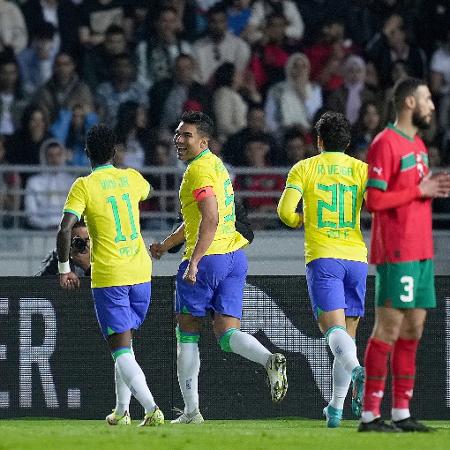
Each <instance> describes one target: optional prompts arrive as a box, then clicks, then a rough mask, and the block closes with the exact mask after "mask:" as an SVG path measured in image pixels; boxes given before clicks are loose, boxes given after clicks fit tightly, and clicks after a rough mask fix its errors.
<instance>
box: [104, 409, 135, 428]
mask: <svg viewBox="0 0 450 450" xmlns="http://www.w3.org/2000/svg"><path fill="white" fill-rule="evenodd" d="M106 423H107V424H108V425H131V417H130V413H129V412H128V411H125V413H124V414H123V416H117V415H116V410H115V409H113V410H112V413H111V414H109V415H107V416H106Z"/></svg>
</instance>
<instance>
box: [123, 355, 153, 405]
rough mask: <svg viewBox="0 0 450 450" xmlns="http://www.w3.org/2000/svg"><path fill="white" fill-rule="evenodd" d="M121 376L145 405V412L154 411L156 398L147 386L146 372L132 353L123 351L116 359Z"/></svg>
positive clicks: (138, 399)
mask: <svg viewBox="0 0 450 450" xmlns="http://www.w3.org/2000/svg"><path fill="white" fill-rule="evenodd" d="M116 364H117V367H118V369H119V373H120V376H121V377H122V380H123V381H124V382H125V384H126V385H127V386H128V388H129V389H130V391H131V392H132V394H133V395H134V396H135V397H136V400H137V401H138V402H139V403H140V404H141V405H142V406H143V408H144V409H145V413H148V412H151V411H154V409H155V408H156V403H155V400H154V399H153V395H152V393H151V392H150V389H149V388H148V386H147V381H146V379H145V375H144V372H142V369H141V367H140V366H139V364H138V363H137V362H136V360H135V359H134V356H133V355H132V354H131V353H122V354H121V355H119V356H118V357H117V359H116Z"/></svg>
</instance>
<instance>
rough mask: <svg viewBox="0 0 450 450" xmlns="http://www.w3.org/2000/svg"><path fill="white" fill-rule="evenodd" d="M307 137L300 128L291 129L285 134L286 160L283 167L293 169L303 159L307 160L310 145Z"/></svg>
mask: <svg viewBox="0 0 450 450" xmlns="http://www.w3.org/2000/svg"><path fill="white" fill-rule="evenodd" d="M306 141H307V140H306V137H305V135H304V134H303V133H302V131H301V130H300V129H299V128H298V127H295V126H294V127H290V128H288V129H287V130H286V132H285V134H284V151H285V153H286V156H285V159H284V160H283V161H281V162H282V164H283V166H288V167H291V166H293V165H294V164H296V163H298V162H299V161H301V160H302V159H305V158H307V157H308V156H307V151H308V145H307V142H306Z"/></svg>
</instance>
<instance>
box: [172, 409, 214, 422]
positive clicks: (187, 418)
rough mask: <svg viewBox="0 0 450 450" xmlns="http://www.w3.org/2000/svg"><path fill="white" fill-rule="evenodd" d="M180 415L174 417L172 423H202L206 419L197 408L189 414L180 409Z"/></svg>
mask: <svg viewBox="0 0 450 450" xmlns="http://www.w3.org/2000/svg"><path fill="white" fill-rule="evenodd" d="M180 413H181V414H180V415H179V416H178V417H177V418H176V419H174V420H171V421H170V423H192V424H200V423H203V422H204V421H205V419H204V418H203V416H202V415H201V414H200V411H199V410H198V409H196V410H195V411H193V412H191V413H189V414H187V413H184V412H182V411H180Z"/></svg>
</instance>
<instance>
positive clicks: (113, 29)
mask: <svg viewBox="0 0 450 450" xmlns="http://www.w3.org/2000/svg"><path fill="white" fill-rule="evenodd" d="M127 51H128V47H127V40H126V38H125V32H124V29H123V28H122V27H120V26H118V25H110V26H109V27H108V28H107V29H106V32H105V40H104V41H103V42H102V43H101V44H98V45H96V46H95V47H93V48H91V49H88V50H87V51H86V52H85V57H84V62H83V81H85V82H86V83H87V84H88V86H89V87H90V88H91V90H92V92H95V89H96V88H97V86H98V85H99V84H100V83H103V82H104V81H108V80H109V79H110V77H111V67H112V65H113V60H114V58H115V57H116V56H117V55H121V54H123V53H127Z"/></svg>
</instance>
